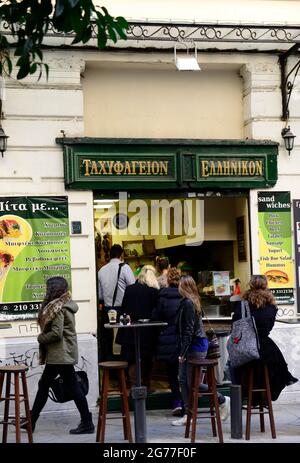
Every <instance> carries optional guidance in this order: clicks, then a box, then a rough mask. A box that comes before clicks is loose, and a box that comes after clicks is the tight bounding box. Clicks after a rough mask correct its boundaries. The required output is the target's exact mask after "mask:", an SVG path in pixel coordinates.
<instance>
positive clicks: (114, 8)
mask: <svg viewBox="0 0 300 463" xmlns="http://www.w3.org/2000/svg"><path fill="white" fill-rule="evenodd" d="M96 3H98V4H99V5H102V3H101V2H99V1H98V2H96ZM105 6H106V7H107V8H108V9H109V11H110V13H111V14H114V15H116V16H118V15H124V16H125V17H126V18H129V19H157V20H159V19H160V20H165V21H166V20H171V19H173V20H177V21H182V20H183V19H184V20H187V21H195V22H200V23H201V22H206V21H209V22H213V23H215V22H216V21H217V20H218V21H220V22H225V21H229V22H231V21H232V22H233V21H242V22H244V23H245V22H247V24H249V23H252V22H261V21H265V22H267V23H269V24H271V23H282V22H285V21H286V22H290V23H291V24H294V23H295V18H297V17H299V16H300V5H299V2H298V0H291V1H289V0H209V1H207V0H185V1H184V2H183V1H182V0H172V7H171V8H170V1H168V0H152V1H151V2H149V1H147V0H131V1H130V2H124V1H123V0H106V2H105Z"/></svg>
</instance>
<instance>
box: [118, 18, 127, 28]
mask: <svg viewBox="0 0 300 463" xmlns="http://www.w3.org/2000/svg"><path fill="white" fill-rule="evenodd" d="M116 21H117V22H118V24H119V26H120V27H121V28H122V29H128V22H127V21H126V19H125V18H123V16H117V17H116Z"/></svg>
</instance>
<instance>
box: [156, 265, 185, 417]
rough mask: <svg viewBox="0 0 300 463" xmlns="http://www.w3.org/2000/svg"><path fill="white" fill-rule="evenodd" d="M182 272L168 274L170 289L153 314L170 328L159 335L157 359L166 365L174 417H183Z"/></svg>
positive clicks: (168, 288)
mask: <svg viewBox="0 0 300 463" xmlns="http://www.w3.org/2000/svg"><path fill="white" fill-rule="evenodd" d="M179 281H180V272H179V270H177V269H176V268H175V267H174V268H171V269H170V270H169V271H168V274H167V283H168V287H166V288H162V289H161V290H160V292H159V299H158V305H157V307H156V308H155V309H154V311H153V313H152V319H153V320H160V321H163V322H167V323H168V326H167V327H166V328H165V329H163V330H162V332H161V334H160V335H159V338H158V341H157V347H156V356H155V357H156V359H157V360H161V361H164V362H165V364H166V369H167V375H168V380H169V385H170V389H171V393H172V415H173V416H181V414H182V411H183V403H182V397H181V393H180V388H179V380H178V365H179V363H178V356H179V336H178V333H177V326H176V325H177V321H178V316H179V310H180V301H181V299H182V298H181V296H180V294H179V291H178V286H179Z"/></svg>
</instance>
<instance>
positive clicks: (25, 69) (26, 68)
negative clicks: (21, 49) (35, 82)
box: [17, 64, 30, 80]
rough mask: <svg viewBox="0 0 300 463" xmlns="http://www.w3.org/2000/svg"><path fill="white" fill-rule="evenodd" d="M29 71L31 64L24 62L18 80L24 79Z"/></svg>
mask: <svg viewBox="0 0 300 463" xmlns="http://www.w3.org/2000/svg"><path fill="white" fill-rule="evenodd" d="M29 71H30V67H29V64H28V65H25V64H24V65H22V66H20V69H19V71H18V74H17V79H18V80H21V79H24V77H26V76H28V74H29Z"/></svg>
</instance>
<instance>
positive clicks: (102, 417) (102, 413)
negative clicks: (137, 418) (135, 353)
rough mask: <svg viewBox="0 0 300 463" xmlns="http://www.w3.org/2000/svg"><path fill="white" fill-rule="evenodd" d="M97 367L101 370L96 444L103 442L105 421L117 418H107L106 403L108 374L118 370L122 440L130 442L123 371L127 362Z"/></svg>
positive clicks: (109, 363)
mask: <svg viewBox="0 0 300 463" xmlns="http://www.w3.org/2000/svg"><path fill="white" fill-rule="evenodd" d="M99 366H100V367H101V368H102V369H103V378H102V387H101V399H100V405H99V416H98V426H97V434H96V442H101V443H103V442H104V437H105V425H106V419H109V418H117V417H115V416H111V417H107V403H108V397H109V392H110V390H109V372H110V371H113V370H118V372H119V392H120V397H121V408H122V416H121V417H122V420H123V432H124V439H125V440H126V439H127V440H128V442H132V434H131V425H130V416H129V406H128V397H127V388H126V379H125V369H126V368H127V367H128V363H127V362H114V361H112V362H101V363H99Z"/></svg>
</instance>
